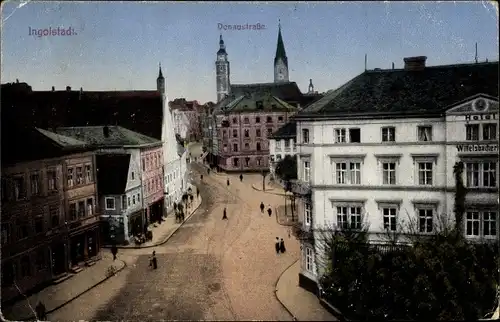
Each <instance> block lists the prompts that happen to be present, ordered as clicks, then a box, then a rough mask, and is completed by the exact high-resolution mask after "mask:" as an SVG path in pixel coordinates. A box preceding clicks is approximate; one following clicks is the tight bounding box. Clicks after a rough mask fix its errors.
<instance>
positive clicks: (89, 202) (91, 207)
mask: <svg viewBox="0 0 500 322" xmlns="http://www.w3.org/2000/svg"><path fill="white" fill-rule="evenodd" d="M93 214H94V199H93V198H88V199H87V215H89V216H91V215H93Z"/></svg>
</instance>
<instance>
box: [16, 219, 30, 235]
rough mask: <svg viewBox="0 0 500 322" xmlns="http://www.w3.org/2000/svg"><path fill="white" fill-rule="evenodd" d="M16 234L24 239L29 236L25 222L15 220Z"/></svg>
mask: <svg viewBox="0 0 500 322" xmlns="http://www.w3.org/2000/svg"><path fill="white" fill-rule="evenodd" d="M17 227H18V228H17V234H18V236H17V237H18V238H19V239H24V238H28V237H29V235H30V234H29V229H28V225H27V223H26V222H22V221H18V222H17Z"/></svg>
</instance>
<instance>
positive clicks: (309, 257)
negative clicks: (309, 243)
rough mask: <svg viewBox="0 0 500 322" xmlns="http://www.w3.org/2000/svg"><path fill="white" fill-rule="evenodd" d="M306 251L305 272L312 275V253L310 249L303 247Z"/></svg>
mask: <svg viewBox="0 0 500 322" xmlns="http://www.w3.org/2000/svg"><path fill="white" fill-rule="evenodd" d="M305 249H306V267H305V268H306V271H308V272H310V273H314V251H313V250H312V248H310V247H305Z"/></svg>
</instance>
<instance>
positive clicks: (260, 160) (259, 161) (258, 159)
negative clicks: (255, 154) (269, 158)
mask: <svg viewBox="0 0 500 322" xmlns="http://www.w3.org/2000/svg"><path fill="white" fill-rule="evenodd" d="M261 165H262V158H260V157H259V158H257V166H261Z"/></svg>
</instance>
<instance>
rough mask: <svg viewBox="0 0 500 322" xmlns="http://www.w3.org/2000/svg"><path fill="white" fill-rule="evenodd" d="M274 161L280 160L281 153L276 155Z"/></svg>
mask: <svg viewBox="0 0 500 322" xmlns="http://www.w3.org/2000/svg"><path fill="white" fill-rule="evenodd" d="M276 161H278V162H279V161H281V154H277V155H276Z"/></svg>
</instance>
